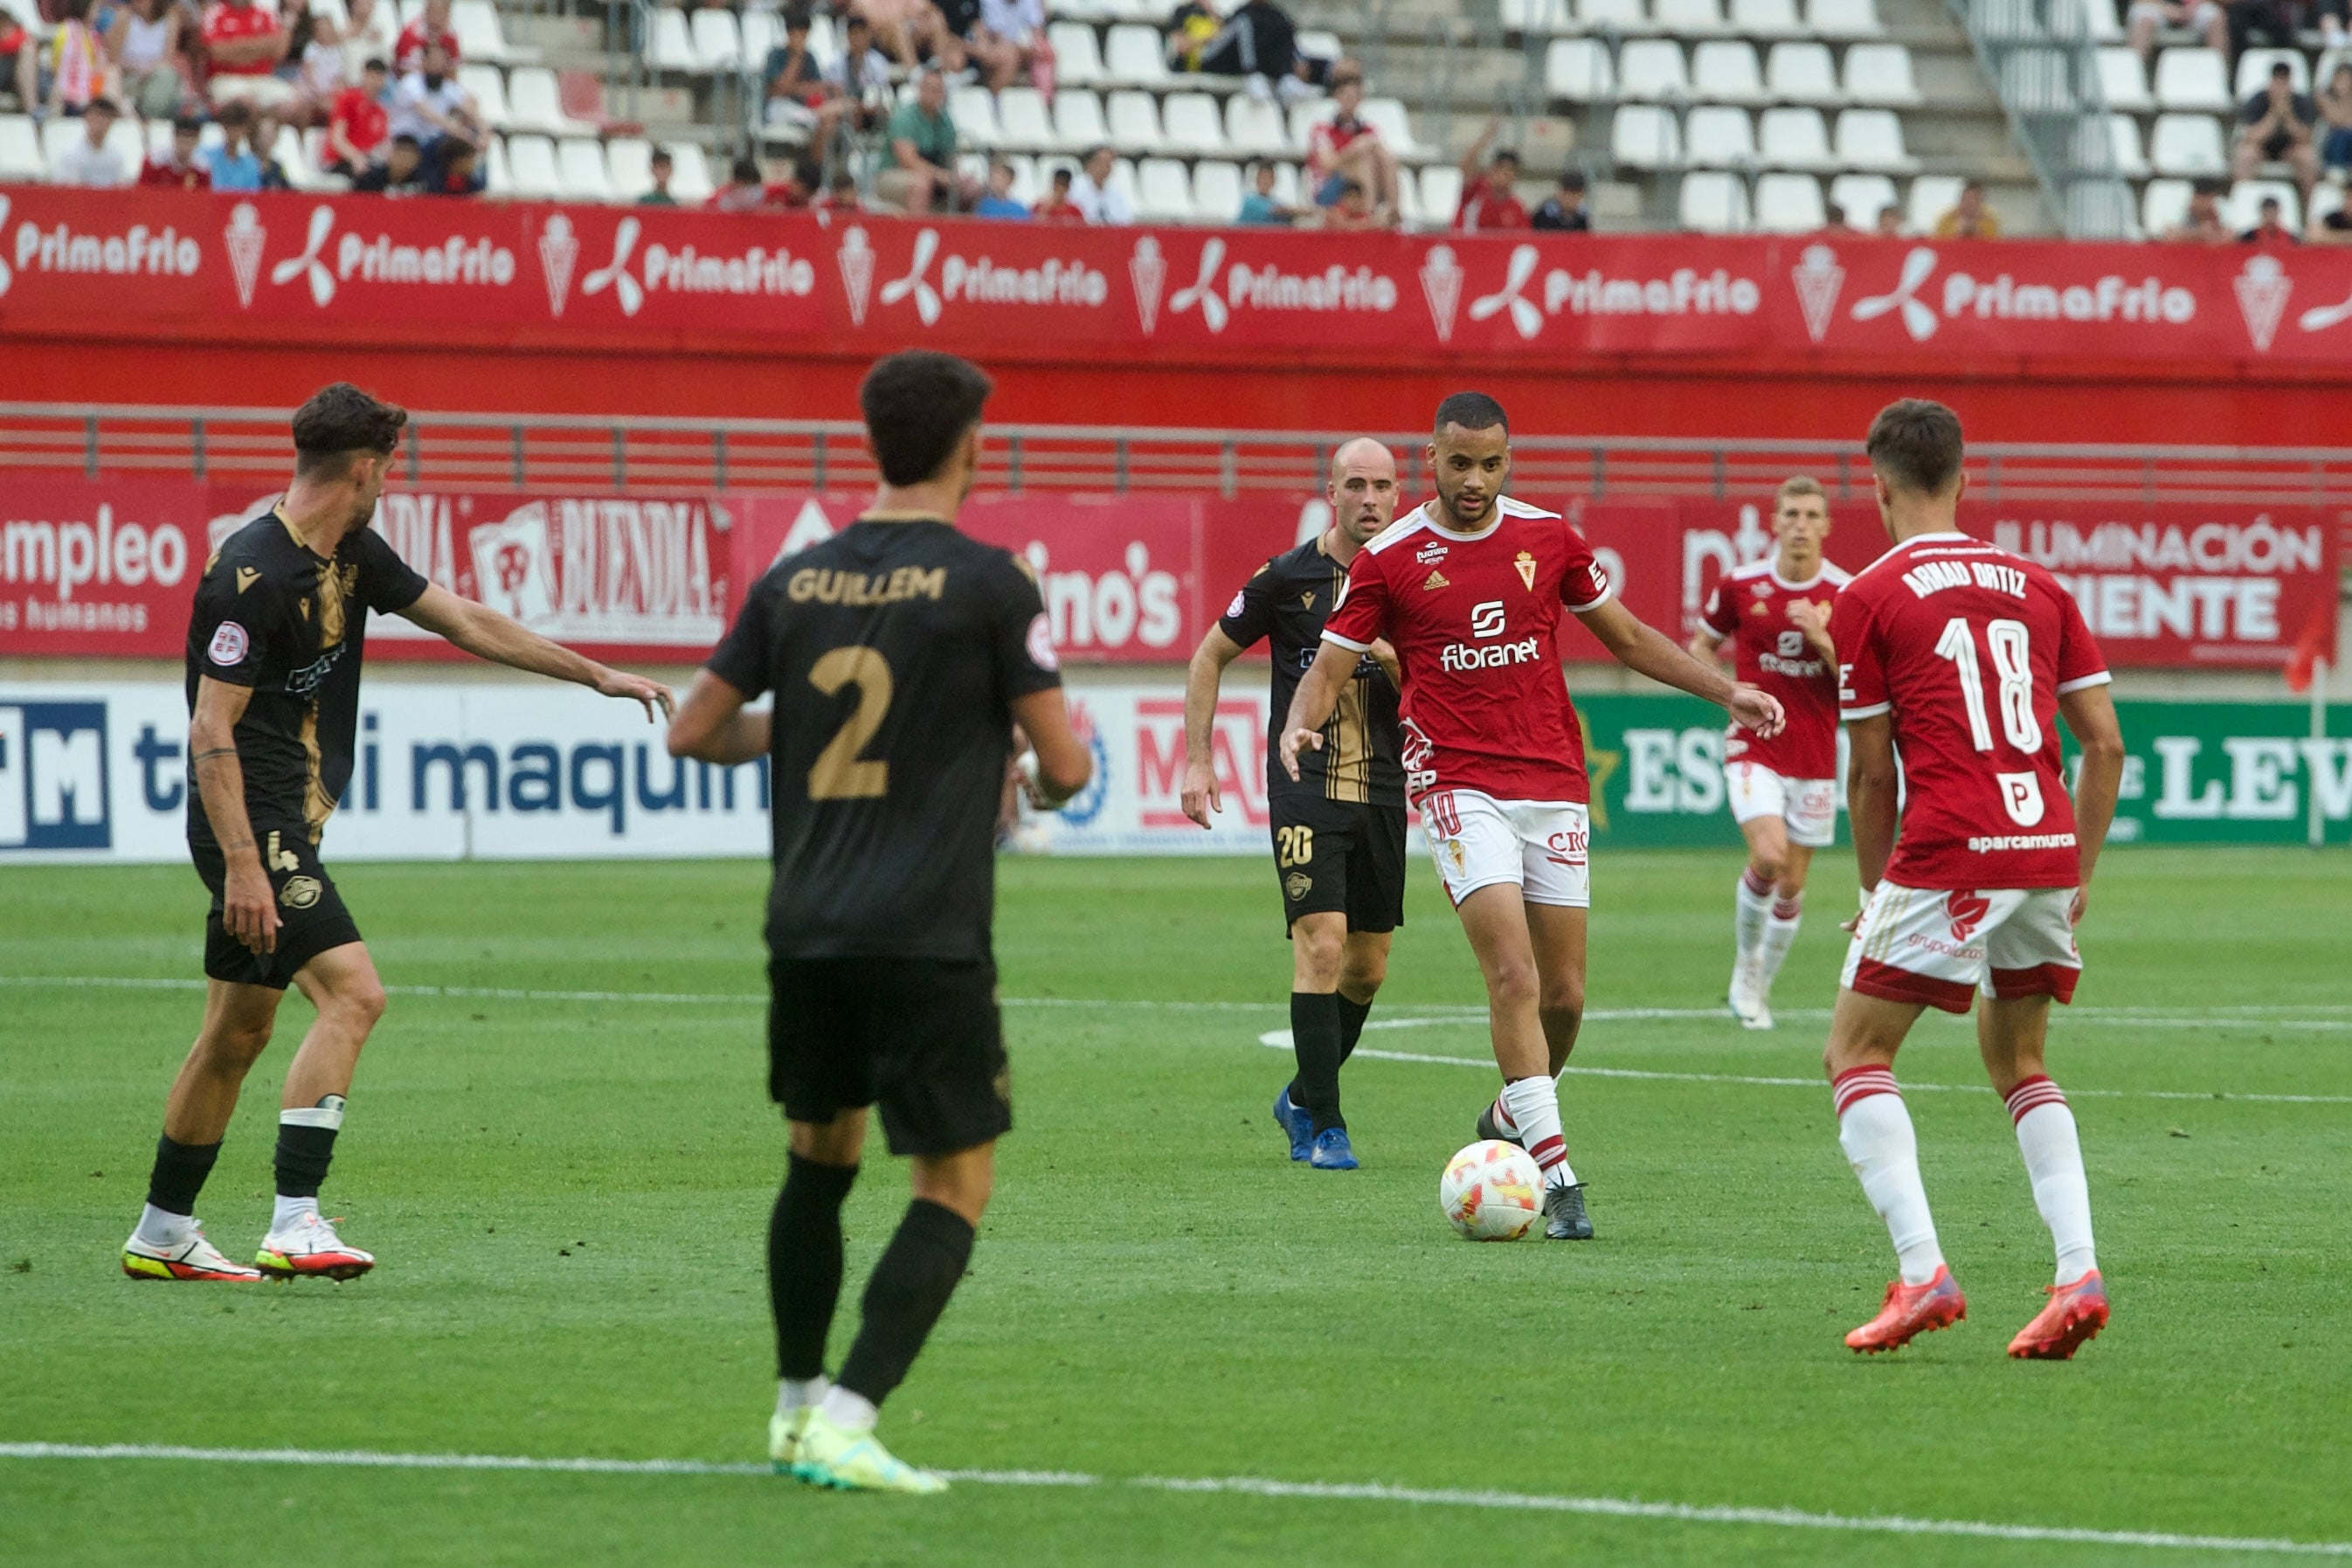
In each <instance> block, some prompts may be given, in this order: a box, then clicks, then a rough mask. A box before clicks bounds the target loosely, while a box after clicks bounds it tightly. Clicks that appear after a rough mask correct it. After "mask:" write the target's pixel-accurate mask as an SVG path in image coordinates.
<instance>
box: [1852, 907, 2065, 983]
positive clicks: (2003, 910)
mask: <svg viewBox="0 0 2352 1568" xmlns="http://www.w3.org/2000/svg"><path fill="white" fill-rule="evenodd" d="M2073 904H2074V889H2073V888H2071V887H2009V888H1988V889H1984V890H1981V891H1979V892H1975V893H1967V892H1961V893H1947V892H1944V891H1943V890H1941V889H1921V888H1916V887H1898V886H1896V885H1895V883H1891V882H1883V883H1879V884H1878V892H1877V894H1876V895H1875V896H1874V897H1873V898H1872V899H1871V901H1870V908H1869V909H1868V910H1867V911H1866V912H1864V915H1863V917H1862V925H1861V928H1860V929H1859V930H1857V931H1856V932H1855V933H1854V936H1853V945H1852V946H1849V947H1847V949H1846V954H1845V974H1844V976H1843V977H1842V980H1841V983H1842V984H1843V985H1844V986H1845V987H1847V988H1849V989H1852V990H1856V991H1860V992H1861V993H1862V994H1863V995H1864V996H1865V997H1878V998H1882V999H1884V1000H1886V1001H1890V1002H1925V1003H1927V1005H1928V1006H1929V1007H1934V1008H1941V1009H1944V1010H1945V1011H1946V1012H1948V1013H1964V1012H1966V1011H1968V1010H1969V1003H1970V1000H1971V998H1972V997H1973V995H1974V993H1975V991H1976V990H1978V989H1979V988H1981V989H1982V990H1983V992H1984V994H1985V995H1986V996H1988V997H2054V998H2057V999H2058V1000H2060V1001H2062V1002H2063V1001H2070V1000H2072V999H2073V998H2074V982H2075V981H2076V980H2078V979H2080V978H2081V977H2082V974H2083V956H2082V954H2080V953H2079V952H2077V951H2075V948H2074V925H2073V923H2072V922H2070V921H2069V920H2068V919H2067V918H2066V912H2067V910H2068V908H2069V907H2071V906H2072V905H2073Z"/></svg>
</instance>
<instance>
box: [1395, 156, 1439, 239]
mask: <svg viewBox="0 0 2352 1568" xmlns="http://www.w3.org/2000/svg"><path fill="white" fill-rule="evenodd" d="M1397 217H1398V219H1399V220H1400V221H1401V222H1402V224H1403V225H1404V226H1405V227H1406V228H1408V229H1426V228H1432V227H1435V226H1438V225H1437V224H1436V220H1434V219H1433V218H1432V217H1431V216H1430V215H1429V209H1428V208H1426V207H1424V206H1423V205H1422V204H1421V181H1420V180H1419V179H1417V178H1416V177H1415V176H1414V174H1413V172H1412V170H1410V169H1399V170H1398V171H1397Z"/></svg>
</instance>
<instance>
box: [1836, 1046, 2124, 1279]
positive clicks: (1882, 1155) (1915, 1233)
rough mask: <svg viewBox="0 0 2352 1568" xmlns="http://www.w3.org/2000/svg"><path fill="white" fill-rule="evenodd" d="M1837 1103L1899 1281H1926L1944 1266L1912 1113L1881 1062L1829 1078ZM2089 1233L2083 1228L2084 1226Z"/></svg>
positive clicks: (1847, 1145)
mask: <svg viewBox="0 0 2352 1568" xmlns="http://www.w3.org/2000/svg"><path fill="white" fill-rule="evenodd" d="M1830 1092H1831V1095H1832V1098H1833V1099H1834V1100H1835V1102H1836V1104H1837V1113H1838V1146H1839V1147H1840V1148H1843V1150H1845V1157H1846V1159H1847V1160H1848V1161H1849V1162H1851V1163H1852V1164H1853V1174H1854V1175H1855V1176H1859V1177H1861V1178H1862V1191H1863V1196H1864V1197H1867V1198H1869V1199H1870V1207H1873V1208H1874V1209H1876V1210H1878V1217H1879V1218H1881V1219H1883V1220H1885V1222H1886V1234H1887V1237H1888V1238H1889V1239H1891V1240H1892V1241H1893V1242H1894V1243H1895V1258H1896V1260H1898V1262H1899V1263H1900V1264H1901V1266H1902V1271H1903V1282H1904V1283H1905V1284H1906V1285H1924V1284H1926V1283H1927V1281H1930V1280H1932V1279H1934V1278H1935V1277H1936V1270H1937V1269H1939V1268H1941V1267H1942V1266H1943V1262H1944V1252H1943V1249H1942V1248H1940V1247H1938V1246H1937V1244H1936V1221H1935V1218H1934V1217H1933V1216H1932V1215H1930V1214H1929V1213H1928V1212H1927V1188H1926V1187H1925V1186H1922V1185H1920V1181H1919V1143H1918V1139H1917V1138H1916V1136H1915V1135H1914V1134H1913V1133H1912V1131H1911V1113H1910V1111H1909V1109H1908V1108H1906V1106H1905V1105H1904V1103H1903V1094H1902V1092H1901V1091H1900V1090H1898V1089H1896V1088H1895V1074H1894V1073H1893V1072H1892V1071H1889V1070H1888V1069H1886V1068H1884V1067H1850V1068H1848V1069H1846V1071H1843V1072H1841V1073H1839V1074H1838V1075H1837V1076H1836V1077H1835V1078H1833V1079H1832V1080H1831V1081H1830ZM2086 1235H2087V1231H2086Z"/></svg>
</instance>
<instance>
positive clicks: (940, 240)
mask: <svg viewBox="0 0 2352 1568" xmlns="http://www.w3.org/2000/svg"><path fill="white" fill-rule="evenodd" d="M420 320H430V321H431V322H432V323H433V328H434V331H435V332H436V335H438V336H440V337H441V338H443V339H445V340H447V341H449V342H451V343H453V344H454V343H460V342H465V343H481V342H507V343H512V342H518V341H525V340H527V341H529V342H530V343H531V344H533V345H534V346H559V347H560V346H565V345H572V346H577V347H580V348H583V349H611V348H614V347H615V346H629V345H634V346H635V347H638V348H641V349H644V348H651V349H655V350H669V349H674V348H677V347H679V346H681V345H684V344H686V343H688V342H689V341H690V342H692V343H694V344H696V345H698V346H701V345H708V346H709V347H711V348H712V349H713V350H714V351H744V350H754V351H779V350H782V351H794V350H798V351H807V352H812V353H820V354H826V355H863V354H868V353H873V352H877V351H880V350H888V349H892V348H898V347H903V346H905V345H906V344H908V343H910V342H931V343H936V344H937V345H938V346H940V347H943V348H953V349H958V350H962V351H965V352H969V353H971V354H974V355H975V356H978V357H981V358H982V359H986V358H990V357H995V358H999V359H1004V360H1021V361H1097V360H1100V361H1120V362H1131V361H1133V360H1134V359H1135V357H1136V356H1137V355H1139V354H1148V355H1150V356H1152V357H1153V358H1155V359H1160V360H1165V361H1171V362H1191V363H1218V362H1227V363H1230V362H1248V363H1251V364H1253V365H1256V364H1262V363H1263V362H1264V356H1265V354H1266V353H1268V352H1269V351H1276V352H1282V353H1286V354H1293V355H1297V356H1299V358H1300V359H1301V361H1315V362H1326V361H1329V362H1338V361H1354V362H1358V363H1361V362H1363V361H1364V360H1365V358H1366V357H1367V356H1370V357H1371V358H1374V359H1376V360H1378V361H1381V363H1383V364H1389V365H1393V364H1397V363H1400V362H1404V363H1410V362H1415V361H1457V362H1458V361H1465V360H1466V361H1475V362H1477V363H1480V364H1486V365H1509V364H1514V363H1519V362H1524V363H1526V364H1528V365H1529V366H1543V367H1554V366H1559V365H1562V364H1566V363H1573V362H1575V361H1576V360H1577V359H1578V358H1580V357H1586V358H1592V359H1607V360H1627V361H1632V360H1639V359H1641V358H1643V357H1651V356H1654V357H1665V358H1675V359H1682V360H1687V359H1688V358H1690V357H1693V356H1703V357H1714V358H1717V359H1731V360H1736V361H1742V362H1750V363H1753V362H1757V361H1759V360H1762V359H1769V360H1771V361H1775V362H1783V363H1785V362H1789V361H1792V360H1793V361H1801V362H1802V363H1804V364H1807V365H1813V366H1832V365H1836V366H1840V367H1843V368H1846V369H1856V368H1867V367H1870V366H1876V367H1878V368H1881V369H1884V370H1888V371H1903V372H1905V373H1938V372H1950V371H1964V370H1966V371H1981V370H1984V369H1987V368H1990V367H1994V366H2009V367H2012V368H2013V367H2017V366H2020V365H2024V364H2028V363H2031V362H2034V361H2042V362H2049V363H2062V362H2063V364H2065V365H2066V366H2067V367H2069V368H2070V369H2073V368H2076V367H2079V366H2081V365H2083V364H2086V363H2100V364H2107V365H2121V364H2134V365H2137V366H2138V367H2140V368H2141V369H2142V370H2143V371H2147V372H2148V373H2153V374H2158V375H2179V376H2183V377H2188V376H2195V377H2200V378H2211V377H2213V376H2215V375H2217V374H2221V373H2228V372H2236V373H2244V372H2246V371H2253V370H2259V369H2260V368H2261V367H2263V366H2266V365H2268V366H2279V367H2288V368H2294V369H2296V370H2299V371H2341V370H2342V369H2344V368H2345V366H2346V364H2347V360H2352V352H2347V350H2352V250H2345V249H2331V248H2328V247H2316V246H2315V247H2312V248H2309V249H2305V250H2297V251H2293V252H2288V253H2274V252H2271V251H2267V250H2262V251H2256V250H2252V249H2250V248H2239V247H2222V248H2206V247H2201V246H2124V245H2091V244H2066V243H2056V242H2033V241H2014V242H1969V243H1967V244H1940V243H1934V242H1925V241H1903V240H1881V239H1877V238H1874V237H1866V236H1862V235H1847V234H1843V233H1841V234H1838V235H1815V236H1810V237H1795V238H1764V237H1709V236H1705V235H1622V236H1590V235H1567V236H1553V237H1547V238H1535V237H1532V236H1526V237H1519V238H1512V237H1507V236H1506V237H1489V236H1469V235H1391V234H1378V235H1345V236H1334V235H1318V234H1313V233H1305V232H1297V231H1289V230H1280V229H1275V230H1267V229H1231V230H1222V231H1221V230H1207V229H1142V228H1127V229H1085V228H1081V229H1071V228H1066V227H1062V226H1059V225H1045V226H1035V227H1032V226H1030V225H1018V224H991V223H985V222H954V221H950V222H935V223H926V222H921V221H905V220H898V219H887V218H877V217H865V216H860V217H857V218H856V219H854V220H852V221H848V222H842V223H834V224H827V223H825V222H824V221H821V220H820V219H819V218H817V217H814V216H800V215H790V216H787V215H773V214H716V213H708V212H680V211H667V210H656V209H647V208H625V207H602V206H583V207H553V206H546V205H539V204H520V203H464V202H387V201H383V200H382V199H379V198H373V197H337V198H328V197H317V196H303V195H295V194H267V195H265V194H253V195H226V194H224V195H198V194H189V193H177V192H160V191H141V190H133V191H124V192H100V191H81V190H70V189H51V188H46V187H40V186H13V187H9V188H7V189H6V190H5V191H0V331H16V332H33V331H41V332H63V333H68V334H71V335H75V336H90V335H107V334H116V335H131V336H139V335H145V336H151V337H152V336H153V335H155V334H157V333H159V332H163V333H169V334H173V335H178V336H182V337H186V338H205V337H213V338H222V337H243V336H246V335H248V334H249V333H250V332H251V331H252V329H254V327H255V326H257V325H261V326H266V328H267V329H268V330H269V331H270V332H272V333H273V334H279V335H289V334H290V335H293V336H295V337H298V338H304V339H309V340H334V341H342V342H362V341H368V340H379V341H398V342H406V341H409V340H413V337H414V334H415V329H416V324H417V323H418V322H419V321H420Z"/></svg>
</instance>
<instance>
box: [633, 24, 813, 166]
mask: <svg viewBox="0 0 2352 1568" xmlns="http://www.w3.org/2000/svg"><path fill="white" fill-rule="evenodd" d="M801 26H803V27H806V26H808V24H807V22H806V21H805V20H803V22H802V24H801ZM676 172H677V164H676V163H675V162H672V160H671V158H670V155H669V149H668V148H667V147H656V148H655V149H654V154H653V156H652V157H651V158H650V159H648V160H646V176H647V177H648V178H650V179H651V180H652V181H653V186H652V188H651V189H649V190H648V191H646V193H645V194H644V195H642V196H639V197H638V198H637V205H639V206H641V207H674V206H676V205H677V197H676V196H673V195H671V194H670V193H669V182H670V176H671V175H672V174H674V173H676Z"/></svg>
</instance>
